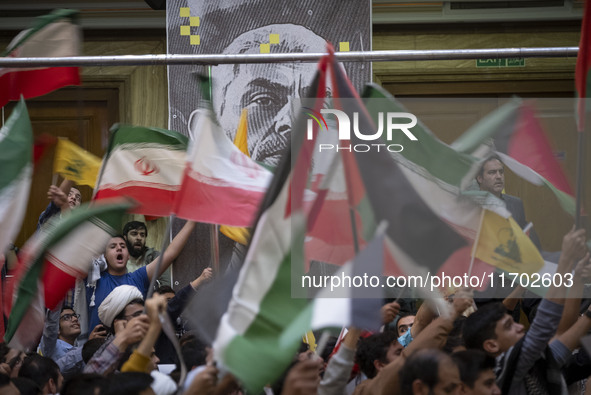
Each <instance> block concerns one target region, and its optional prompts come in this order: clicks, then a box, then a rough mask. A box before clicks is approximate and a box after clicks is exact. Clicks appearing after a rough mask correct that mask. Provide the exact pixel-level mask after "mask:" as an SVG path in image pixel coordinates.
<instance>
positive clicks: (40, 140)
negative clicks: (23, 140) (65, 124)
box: [33, 133, 57, 168]
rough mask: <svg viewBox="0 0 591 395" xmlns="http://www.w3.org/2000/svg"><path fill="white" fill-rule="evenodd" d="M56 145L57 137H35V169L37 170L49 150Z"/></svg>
mask: <svg viewBox="0 0 591 395" xmlns="http://www.w3.org/2000/svg"><path fill="white" fill-rule="evenodd" d="M56 144H57V137H55V136H52V135H51V134H49V133H43V134H41V135H40V136H36V137H35V142H34V143H33V163H34V166H35V168H37V166H38V165H39V163H40V162H41V159H42V158H43V157H44V156H45V154H46V153H47V151H48V150H49V148H50V147H52V146H54V145H56Z"/></svg>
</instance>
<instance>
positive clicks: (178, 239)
mask: <svg viewBox="0 0 591 395" xmlns="http://www.w3.org/2000/svg"><path fill="white" fill-rule="evenodd" d="M193 229H195V222H193V221H187V223H186V224H185V226H183V227H182V229H181V230H180V232H179V233H177V235H176V236H175V237H174V239H172V241H171V242H170V244H169V246H168V248H167V249H166V250H164V253H163V254H162V266H161V267H160V273H156V277H160V275H161V274H162V273H164V271H165V270H166V269H168V267H169V266H170V264H171V263H172V261H174V260H175V259H176V257H177V256H179V254H180V253H181V251H182V250H183V248H184V247H185V244H186V243H187V240H189V236H190V235H191V232H193ZM159 258H160V257H158V258H156V259H154V260H153V261H152V262H150V263H149V264H148V265H147V266H146V272H147V273H148V280H150V281H152V276H153V275H154V274H155V271H156V264H157V263H158V259H159Z"/></svg>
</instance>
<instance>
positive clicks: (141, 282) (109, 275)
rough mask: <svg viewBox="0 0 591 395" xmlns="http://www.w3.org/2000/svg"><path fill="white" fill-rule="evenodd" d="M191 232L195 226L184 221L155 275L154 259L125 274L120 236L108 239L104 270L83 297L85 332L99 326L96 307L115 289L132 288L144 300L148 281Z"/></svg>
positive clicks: (124, 245) (124, 249)
mask: <svg viewBox="0 0 591 395" xmlns="http://www.w3.org/2000/svg"><path fill="white" fill-rule="evenodd" d="M194 228H195V223H194V222H192V221H188V222H187V223H186V224H185V225H184V226H183V228H182V229H181V230H180V231H179V233H177V235H176V236H175V237H174V239H173V240H172V241H171V243H170V245H169V246H168V248H167V249H166V250H165V252H164V256H163V257H162V266H161V267H160V272H159V273H156V265H157V264H158V259H159V258H156V259H154V260H153V261H152V262H150V263H149V264H148V265H146V266H142V267H140V268H139V269H138V270H136V271H134V272H132V273H128V271H127V261H128V259H129V252H128V250H127V243H126V241H125V239H124V238H123V236H115V237H112V238H111V239H110V240H109V242H108V243H107V248H106V250H105V254H104V256H105V260H106V262H107V270H105V271H104V272H101V274H100V278H99V279H98V280H97V281H96V283H95V287H94V289H93V290H92V291H89V292H87V293H86V299H87V300H86V302H87V305H88V307H89V316H90V318H89V319H90V322H89V328H94V327H96V326H97V325H98V324H99V323H100V320H99V316H98V306H100V304H101V303H102V302H103V300H104V299H105V298H106V297H107V295H109V293H111V291H112V290H113V289H115V288H116V287H117V286H120V285H125V284H127V285H133V286H135V287H137V288H138V289H139V290H140V292H141V293H142V296H144V297H145V295H146V293H147V291H148V287H149V286H150V281H151V280H152V277H153V276H160V275H161V274H162V273H163V272H164V271H165V270H166V269H167V268H168V267H169V266H170V265H171V263H172V261H173V260H174V259H175V258H176V257H177V256H178V255H179V254H180V252H181V251H182V249H183V247H184V246H185V244H186V242H187V240H188V239H189V236H190V235H191V232H192V231H193V229H194Z"/></svg>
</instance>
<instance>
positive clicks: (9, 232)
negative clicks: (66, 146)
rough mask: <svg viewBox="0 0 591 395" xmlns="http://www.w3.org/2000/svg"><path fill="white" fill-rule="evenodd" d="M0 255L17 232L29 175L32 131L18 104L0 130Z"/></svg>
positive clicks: (30, 169)
mask: <svg viewBox="0 0 591 395" xmlns="http://www.w3.org/2000/svg"><path fill="white" fill-rule="evenodd" d="M0 168H1V169H2V171H0V223H1V224H2V226H1V227H0V228H1V229H0V251H5V250H6V248H7V247H8V244H9V243H10V242H12V241H14V239H15V237H16V235H17V234H18V232H19V231H20V228H21V225H22V222H23V218H24V216H25V212H26V209H27V202H28V201H29V191H30V189H31V177H32V174H33V130H32V128H31V121H30V120H29V114H28V112H27V106H26V105H25V102H24V101H23V100H21V101H20V102H19V103H18V104H17V105H16V106H15V107H14V110H13V111H12V114H10V117H9V118H8V119H7V120H6V123H5V124H4V126H2V129H0Z"/></svg>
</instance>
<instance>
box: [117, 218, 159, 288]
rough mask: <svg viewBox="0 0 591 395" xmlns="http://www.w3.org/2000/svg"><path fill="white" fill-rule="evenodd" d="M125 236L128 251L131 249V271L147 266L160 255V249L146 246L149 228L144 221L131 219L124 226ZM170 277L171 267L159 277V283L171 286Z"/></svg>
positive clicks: (129, 270)
mask: <svg viewBox="0 0 591 395" xmlns="http://www.w3.org/2000/svg"><path fill="white" fill-rule="evenodd" d="M123 237H124V238H125V242H126V243H127V251H129V260H128V261H127V271H128V272H129V273H131V272H134V271H136V270H137V269H139V268H140V267H142V266H146V265H147V264H148V263H150V262H152V261H153V260H154V259H156V258H158V256H160V251H156V250H155V249H154V248H151V247H147V246H146V238H147V237H148V228H147V227H146V224H145V223H144V222H140V221H130V222H128V223H126V224H125V226H124V227H123ZM170 277H171V274H170V268H168V269H166V270H165V271H164V273H163V274H162V276H160V277H158V284H159V285H160V286H162V285H168V286H170Z"/></svg>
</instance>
